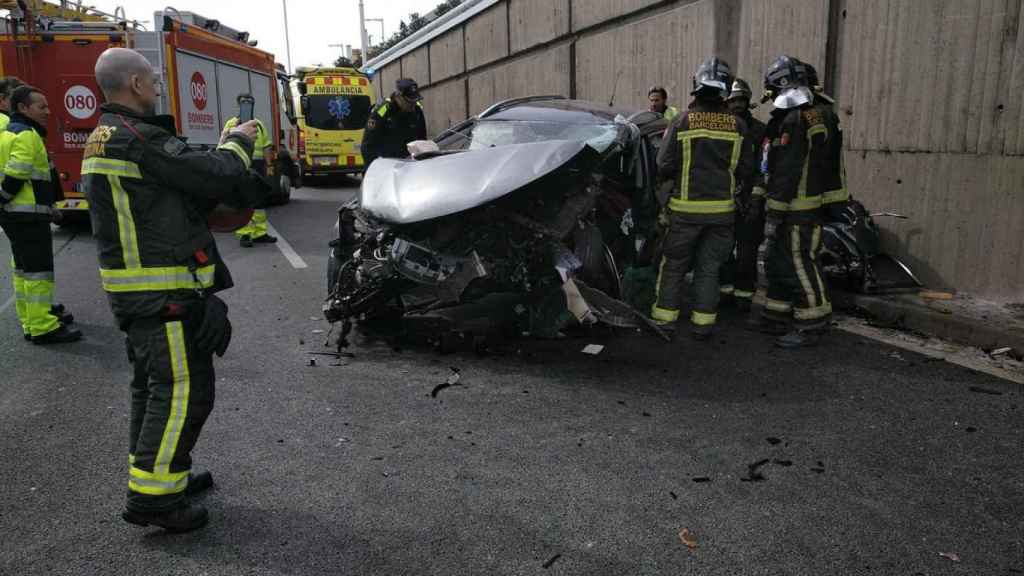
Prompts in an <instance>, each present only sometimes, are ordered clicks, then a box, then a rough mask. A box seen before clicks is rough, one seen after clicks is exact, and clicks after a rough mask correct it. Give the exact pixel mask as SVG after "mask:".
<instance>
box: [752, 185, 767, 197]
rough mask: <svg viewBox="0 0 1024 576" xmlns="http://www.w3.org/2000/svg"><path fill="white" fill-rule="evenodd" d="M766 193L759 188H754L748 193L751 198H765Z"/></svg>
mask: <svg viewBox="0 0 1024 576" xmlns="http://www.w3.org/2000/svg"><path fill="white" fill-rule="evenodd" d="M767 194H768V191H767V190H765V189H764V188H762V187H760V186H754V189H753V190H752V191H751V192H750V195H751V196H766V195H767Z"/></svg>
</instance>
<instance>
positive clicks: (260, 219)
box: [235, 160, 267, 240]
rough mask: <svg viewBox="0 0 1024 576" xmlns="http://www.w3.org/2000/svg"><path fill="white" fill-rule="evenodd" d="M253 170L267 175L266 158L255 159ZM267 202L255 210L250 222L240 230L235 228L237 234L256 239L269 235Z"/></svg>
mask: <svg viewBox="0 0 1024 576" xmlns="http://www.w3.org/2000/svg"><path fill="white" fill-rule="evenodd" d="M252 171H253V172H256V173H257V174H259V175H260V177H261V178H264V179H265V178H266V177H267V163H266V161H265V160H253V162H252ZM264 208H266V204H260V205H258V206H257V207H256V209H255V210H253V213H252V218H251V219H250V220H249V223H248V224H246V225H245V226H242V227H241V228H239V229H238V230H235V236H237V237H238V238H241V237H243V236H248V237H249V238H250V239H252V240H255V239H257V238H260V237H262V236H266V235H267V211H266V210H264Z"/></svg>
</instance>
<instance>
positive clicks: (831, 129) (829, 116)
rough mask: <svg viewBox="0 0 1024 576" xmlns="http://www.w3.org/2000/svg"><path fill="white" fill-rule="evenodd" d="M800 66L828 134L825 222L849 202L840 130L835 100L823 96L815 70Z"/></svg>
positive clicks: (833, 218)
mask: <svg viewBox="0 0 1024 576" xmlns="http://www.w3.org/2000/svg"><path fill="white" fill-rule="evenodd" d="M804 66H806V67H807V83H808V84H810V88H811V91H812V92H813V93H814V108H815V109H817V110H818V112H819V113H820V114H821V117H822V118H823V119H824V120H825V124H826V125H827V126H828V133H829V141H828V149H829V155H828V156H829V157H828V180H827V182H826V183H825V192H824V194H822V197H821V203H822V206H823V208H824V210H823V214H824V217H825V219H826V221H831V220H837V219H839V217H840V215H841V214H842V213H843V210H844V209H845V208H846V205H847V203H848V202H849V200H850V192H849V190H848V189H847V188H846V164H845V162H843V130H842V127H841V126H840V125H839V115H838V114H836V110H835V108H836V106H835V105H836V101H835V100H833V99H832V97H831V96H829V95H828V94H826V93H825V88H824V86H822V85H821V83H820V81H819V79H818V71H817V70H815V68H814V66H811V65H810V64H808V63H806V62H804Z"/></svg>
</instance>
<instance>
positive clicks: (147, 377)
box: [82, 48, 269, 532]
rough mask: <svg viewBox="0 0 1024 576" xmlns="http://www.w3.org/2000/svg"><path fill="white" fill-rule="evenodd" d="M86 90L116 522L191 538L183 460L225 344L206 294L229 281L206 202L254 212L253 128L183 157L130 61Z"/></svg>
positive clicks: (136, 60)
mask: <svg viewBox="0 0 1024 576" xmlns="http://www.w3.org/2000/svg"><path fill="white" fill-rule="evenodd" d="M96 81H97V83H98V84H99V86H100V89H101V90H103V93H104V95H105V96H106V102H107V103H106V104H104V105H103V106H102V108H101V110H102V112H103V114H102V116H101V117H100V120H99V125H98V126H97V127H96V129H95V130H94V131H93V133H92V134H91V135H90V137H89V140H88V141H87V143H86V149H85V154H84V159H83V161H82V177H83V185H84V187H85V193H86V197H87V198H88V199H89V214H90V217H91V219H92V229H93V234H94V235H95V237H96V241H97V242H96V243H97V250H98V252H99V264H100V279H101V281H102V284H103V289H104V290H105V291H106V292H107V298H108V300H109V302H110V308H111V310H112V311H113V313H114V317H115V319H116V320H117V323H118V326H119V327H120V328H121V330H123V331H124V332H126V333H127V335H128V343H127V347H128V356H129V361H130V362H133V363H134V366H135V368H134V377H133V380H132V384H131V398H132V400H131V423H130V436H129V446H128V468H129V475H128V499H127V505H126V508H125V510H124V512H123V513H122V517H123V518H124V519H125V520H126V521H128V522H131V523H133V524H138V525H141V526H146V525H150V524H152V525H156V526H161V527H163V528H165V529H167V530H169V531H177V532H184V531H189V530H193V529H195V528H198V527H200V526H202V525H204V524H205V523H206V520H207V512H206V509H205V508H203V507H202V506H201V505H198V504H193V503H190V502H189V500H188V497H189V496H191V495H194V494H196V493H197V492H199V491H201V490H203V489H205V488H208V487H210V486H211V485H212V484H213V479H212V476H211V475H210V474H209V473H208V472H201V473H196V474H193V473H192V458H191V451H192V447H193V446H195V443H196V440H198V438H199V433H200V431H201V430H202V427H203V423H204V422H205V421H206V418H207V416H208V415H209V414H210V411H211V410H212V409H213V399H214V379H215V378H214V368H213V355H214V353H216V354H217V355H218V356H222V355H223V354H224V352H225V351H226V350H227V347H228V343H229V342H230V339H231V323H230V322H229V321H228V316H227V312H228V309H227V305H226V304H224V302H223V301H221V300H220V299H219V298H218V297H217V296H216V295H215V294H216V293H217V292H219V291H221V290H225V289H227V288H230V287H231V286H232V281H231V275H230V274H229V273H228V270H227V268H226V267H225V265H224V262H223V261H222V260H221V258H220V254H219V253H218V252H217V245H216V243H215V242H214V239H213V236H212V235H211V234H210V231H209V229H208V228H207V224H206V214H207V212H208V210H209V209H210V208H211V205H214V204H216V203H217V202H226V203H228V204H231V205H234V206H237V207H242V206H252V205H254V204H256V203H258V202H260V201H262V200H263V199H264V198H265V197H266V195H267V194H268V193H269V188H268V187H267V186H266V185H265V183H264V182H263V181H262V180H259V179H258V178H254V177H249V178H247V174H248V171H249V167H250V165H251V164H252V157H253V141H254V140H255V138H256V136H257V130H258V127H257V125H256V123H255V122H246V123H243V124H241V125H240V126H238V127H237V128H234V129H232V130H230V131H229V132H227V133H226V134H224V136H223V137H222V139H221V143H220V145H219V146H218V147H217V149H215V150H210V151H205V152H194V151H192V150H190V149H189V148H188V147H187V146H186V145H185V143H184V142H183V141H181V140H180V139H179V138H177V137H176V136H175V133H174V119H173V118H172V117H170V116H155V115H154V114H155V111H156V104H157V102H158V100H159V97H160V90H159V88H160V79H159V78H158V77H157V76H156V75H155V74H154V73H153V69H152V67H151V66H150V64H149V62H148V61H147V60H146V59H145V58H144V57H143V56H142V55H141V54H139V53H138V52H135V51H133V50H128V49H125V48H111V49H108V50H107V51H105V52H104V53H103V54H102V55H101V56H100V57H99V59H98V60H97V62H96Z"/></svg>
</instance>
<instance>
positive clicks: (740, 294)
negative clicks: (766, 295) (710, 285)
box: [732, 288, 754, 299]
mask: <svg viewBox="0 0 1024 576" xmlns="http://www.w3.org/2000/svg"><path fill="white" fill-rule="evenodd" d="M732 295H733V296H735V297H736V298H743V299H747V298H753V297H754V293H753V292H751V291H750V290H740V289H739V288H737V289H736V290H733V292H732Z"/></svg>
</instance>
